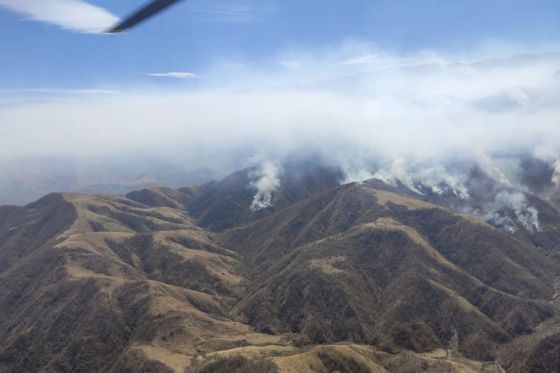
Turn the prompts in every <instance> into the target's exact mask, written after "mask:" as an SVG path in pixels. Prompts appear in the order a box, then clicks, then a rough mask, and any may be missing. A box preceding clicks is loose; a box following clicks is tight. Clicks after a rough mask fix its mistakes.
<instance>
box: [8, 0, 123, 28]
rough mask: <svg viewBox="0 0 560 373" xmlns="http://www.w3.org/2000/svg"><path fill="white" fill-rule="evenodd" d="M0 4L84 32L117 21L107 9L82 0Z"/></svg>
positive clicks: (16, 0)
mask: <svg viewBox="0 0 560 373" xmlns="http://www.w3.org/2000/svg"><path fill="white" fill-rule="evenodd" d="M0 6H2V7H5V8H7V9H10V10H12V11H15V12H18V13H21V14H24V15H26V16H27V17H29V18H30V19H32V20H35V21H41V22H47V23H51V24H55V25H57V26H60V27H62V28H65V29H69V30H73V31H78V32H85V33H101V32H103V31H105V30H106V29H108V28H109V27H110V26H112V25H114V24H116V23H117V22H118V21H119V18H118V17H117V16H115V15H113V14H112V13H110V12H109V11H108V10H106V9H104V8H101V7H98V6H96V5H93V4H90V3H87V2H85V1H82V0H0Z"/></svg>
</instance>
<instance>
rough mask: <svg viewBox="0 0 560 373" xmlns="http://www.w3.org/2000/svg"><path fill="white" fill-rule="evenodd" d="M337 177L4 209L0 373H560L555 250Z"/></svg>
mask: <svg viewBox="0 0 560 373" xmlns="http://www.w3.org/2000/svg"><path fill="white" fill-rule="evenodd" d="M331 171H332V170H328V169H325V168H318V169H315V170H313V171H312V172H309V170H307V171H306V172H303V173H301V174H300V175H297V176H293V175H292V176H290V175H289V173H288V172H286V171H285V172H284V175H282V177H284V178H285V177H286V174H288V176H287V177H288V179H283V182H282V184H281V185H282V186H281V189H280V190H278V191H275V193H276V194H275V197H274V202H275V204H274V206H271V207H269V208H265V209H263V210H259V211H251V210H250V208H249V207H250V204H251V201H252V198H253V195H254V193H255V192H254V189H252V187H251V179H252V176H251V170H245V171H241V172H240V173H238V174H237V175H234V176H233V179H229V180H228V179H226V180H225V181H221V182H215V183H211V184H206V185H202V186H197V187H188V188H181V189H170V188H150V189H144V190H140V191H136V192H131V193H129V194H127V195H121V196H107V195H86V194H72V193H64V194H51V195H49V196H47V197H45V198H43V199H40V200H39V201H37V202H34V203H32V204H30V205H27V206H24V207H2V208H0V279H1V280H2V281H1V283H2V284H1V285H0V321H1V325H2V327H0V336H1V337H2V338H0V339H1V340H3V341H4V342H2V343H1V344H0V371H6V372H12V371H21V370H26V371H48V372H58V371H83V372H89V371H98V370H104V371H130V372H136V371H145V372H149V371H175V372H183V371H185V372H204V371H219V369H228V370H234V371H235V369H237V371H251V370H253V371H263V372H264V371H270V372H275V371H280V372H283V371H286V372H289V371H294V369H296V368H294V367H300V368H301V369H300V370H299V371H310V372H312V371H313V372H323V371H332V370H335V369H338V370H339V371H343V372H345V371H348V372H354V371H364V372H367V371H373V372H377V371H403V372H404V371H415V369H420V367H425V368H426V370H428V371H429V370H431V371H439V369H444V368H445V369H448V370H451V371H473V372H476V371H493V370H492V369H496V366H497V365H496V364H498V363H496V359H499V361H500V363H499V364H502V366H503V367H504V368H505V369H506V370H508V371H512V372H521V371H523V369H525V367H527V366H538V365H539V364H541V365H542V363H543V361H544V364H545V365H544V366H555V365H554V364H556V362H555V360H554V358H553V356H554V352H553V351H554V347H550V343H551V342H550V341H552V340H554V338H556V336H557V335H558V334H554V332H552V333H544V334H543V333H542V331H541V329H540V328H541V325H544V324H542V323H554V322H555V320H557V318H558V309H557V307H556V305H555V303H554V299H555V298H554V296H555V294H557V292H558V290H557V281H558V280H557V279H558V278H559V276H560V265H559V264H558V260H557V258H558V257H559V256H558V253H557V249H556V246H554V245H553V244H549V245H548V246H546V247H541V246H538V245H536V244H535V242H534V241H535V240H534V239H531V237H529V236H528V234H526V233H524V232H516V233H510V232H507V231H504V230H502V229H499V227H494V226H491V225H489V224H488V223H487V222H485V221H483V220H480V219H479V218H477V217H473V216H471V215H465V214H463V213H460V212H457V211H452V210H449V209H447V208H446V207H445V206H442V205H438V204H434V203H432V202H430V201H428V200H425V199H422V198H419V196H417V195H415V194H414V193H412V192H403V191H402V190H399V189H398V188H397V189H395V188H394V187H392V186H390V185H387V184H384V183H382V182H380V181H375V182H367V183H350V184H345V185H340V174H338V173H337V172H331ZM290 177H291V178H292V179H291V180H292V181H289V178H290ZM310 181H311V182H310ZM535 198H536V197H535ZM539 201H540V200H539ZM542 203H544V204H546V202H544V201H542ZM547 206H549V207H547V208H550V211H549V213H550V214H552V215H554V214H557V215H558V211H557V210H556V209H555V208H554V207H552V206H550V205H548V204H547ZM554 217H555V218H554V219H549V221H548V223H547V224H548V225H545V226H544V228H543V232H544V233H543V234H551V236H550V237H551V238H550V239H549V242H552V243H554V242H557V241H556V236H555V234H552V233H547V232H555V231H556V229H557V226H556V221H557V220H556V219H557V218H556V215H554ZM539 234H541V233H539ZM39 315H41V316H40V317H39ZM100 325H103V327H102V328H99V326H100ZM529 337H531V338H532V340H531V343H530V344H529V343H528V342H527V340H529ZM535 346H536V347H535ZM551 348H552V349H551ZM519 349H525V351H528V352H526V353H523V354H519V353H517V352H516V351H519ZM446 350H447V352H445V351H446ZM437 351H443V353H441V352H437ZM538 351H541V352H542V353H539V352H538ZM547 356H548V357H547ZM543 357H544V358H543ZM543 359H544V360H543ZM541 360H543V361H541ZM546 364H548V365H546ZM551 364H552V365H551ZM465 367H466V368H465ZM290 369H291V370H290ZM422 369H423V368H422ZM461 369H463V370H461ZM469 369H470V370H469Z"/></svg>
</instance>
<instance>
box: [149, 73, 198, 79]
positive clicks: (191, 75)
mask: <svg viewBox="0 0 560 373" xmlns="http://www.w3.org/2000/svg"><path fill="white" fill-rule="evenodd" d="M148 75H149V76H154V77H158V78H175V79H195V78H196V77H197V76H196V74H195V73H191V72H186V71H171V72H167V73H149V74H148Z"/></svg>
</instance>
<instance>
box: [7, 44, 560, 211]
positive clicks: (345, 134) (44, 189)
mask: <svg viewBox="0 0 560 373" xmlns="http://www.w3.org/2000/svg"><path fill="white" fill-rule="evenodd" d="M488 49H490V50H492V51H493V54H489V53H488V52H487V51H486V52H485V51H484V50H483V48H481V50H479V51H474V52H472V51H471V52H470V53H468V54H467V52H465V55H452V54H442V53H436V52H429V51H425V52H418V53H413V54H404V53H395V52H388V51H383V50H380V49H379V48H377V49H376V48H372V47H371V46H370V45H367V44H363V43H362V44H360V43H352V42H348V43H346V44H344V43H343V44H341V45H339V46H337V47H333V48H332V49H328V50H314V51H309V50H305V51H298V50H288V51H284V52H282V53H279V54H278V55H277V56H275V58H274V59H273V60H271V61H265V62H261V63H260V64H259V63H249V62H246V61H240V62H239V63H237V64H236V63H229V64H225V63H222V64H220V63H216V64H215V65H212V66H209V67H208V68H207V70H206V71H204V72H201V73H200V74H199V77H198V78H197V79H194V81H192V82H190V81H189V82H187V83H183V84H177V85H175V86H173V87H172V88H168V87H166V89H165V90H162V89H161V87H160V88H158V87H148V88H145V87H144V88H142V89H139V88H137V87H135V86H132V87H128V86H126V85H124V86H122V87H118V86H117V87H115V86H111V87H96V88H97V89H95V90H88V91H75V90H74V91H68V92H65V91H64V90H62V91H49V90H39V91H37V90H34V91H33V90H32V91H25V90H21V91H7V92H0V120H1V121H0V129H1V131H2V138H3V139H4V140H5V142H4V144H3V146H2V148H1V149H0V187H1V188H2V190H3V191H4V193H2V196H0V202H1V203H5V204H13V203H18V204H21V203H26V202H31V201H32V200H34V199H36V198H39V197H40V196H41V195H43V194H46V193H49V192H55V191H61V190H62V191H84V190H86V191H92V192H126V191H130V190H132V189H136V188H137V187H135V185H137V186H138V187H143V186H150V185H168V186H171V187H179V186H181V185H185V184H190V183H200V182H204V181H209V180H210V179H214V178H221V177H224V176H225V175H227V174H228V173H230V172H233V171H234V170H236V169H241V168H244V167H248V166H254V165H258V164H261V163H263V162H271V163H274V164H278V163H281V162H282V161H284V160H285V159H287V158H290V157H293V156H296V157H302V156H303V157H309V156H316V157H319V158H321V159H323V160H324V161H325V162H327V163H331V164H332V165H333V166H335V167H340V168H342V169H343V170H344V172H345V174H346V178H347V179H348V180H352V181H362V180H365V179H368V178H371V177H373V176H374V175H376V173H378V172H382V173H384V174H388V173H392V172H396V173H399V172H400V173H403V174H411V175H412V174H418V173H419V172H424V171H422V170H424V169H426V170H431V169H438V168H439V169H440V171H442V172H443V173H447V174H451V176H452V177H454V178H460V179H464V178H466V177H468V172H470V169H471V168H472V166H473V165H476V164H479V165H482V167H486V168H488V167H494V168H498V169H500V172H504V173H506V174H508V175H507V176H511V178H513V179H515V178H516V177H517V176H516V175H513V176H512V175H510V174H516V173H517V171H516V170H515V169H512V168H520V167H521V168H522V166H519V164H520V163H523V162H525V161H526V160H528V162H531V160H532V159H536V160H537V161H543V162H545V163H546V164H547V165H548V166H547V167H552V168H554V167H556V166H555V165H557V164H558V163H559V159H560V149H559V146H558V143H557V140H556V139H558V138H560V133H559V130H558V126H557V125H556V123H558V121H559V120H560V111H559V107H560V105H559V101H558V97H560V90H559V84H560V80H559V79H558V71H559V69H560V67H559V66H560V58H559V54H558V53H556V52H554V50H555V49H554V48H552V47H550V48H548V51H547V52H546V53H544V52H543V53H537V52H534V51H533V52H532V53H522V52H523V50H522V48H512V49H513V50H514V52H509V50H508V49H507V47H503V46H499V45H498V46H493V47H492V48H488V47H487V50H488ZM544 49H546V48H544ZM550 50H552V52H550ZM37 123H41V125H37ZM22 139H25V141H23V140H22ZM458 163H460V165H459V167H457V164H458ZM462 163H466V165H462ZM442 167H444V168H445V169H444V170H441V168H442ZM430 172H432V173H433V171H430ZM464 172H466V173H467V176H465V175H456V174H454V173H464ZM510 181H511V180H510ZM513 181H515V180H513ZM516 187H519V185H516Z"/></svg>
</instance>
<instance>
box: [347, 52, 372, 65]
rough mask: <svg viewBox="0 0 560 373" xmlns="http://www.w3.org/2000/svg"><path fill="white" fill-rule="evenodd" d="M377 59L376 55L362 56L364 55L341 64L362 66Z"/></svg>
mask: <svg viewBox="0 0 560 373" xmlns="http://www.w3.org/2000/svg"><path fill="white" fill-rule="evenodd" d="M377 58H379V56H378V55H377V54H364V55H361V56H356V57H352V58H349V59H347V60H345V61H343V62H342V64H343V65H362V64H366V63H369V62H372V61H374V60H376V59H377Z"/></svg>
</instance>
